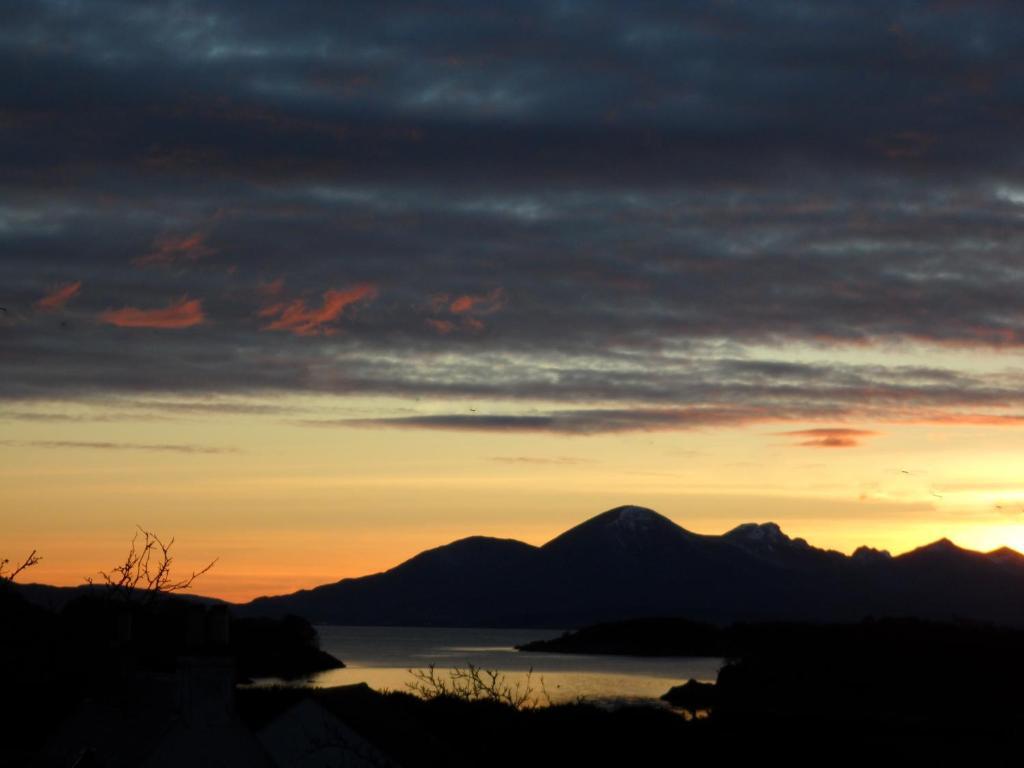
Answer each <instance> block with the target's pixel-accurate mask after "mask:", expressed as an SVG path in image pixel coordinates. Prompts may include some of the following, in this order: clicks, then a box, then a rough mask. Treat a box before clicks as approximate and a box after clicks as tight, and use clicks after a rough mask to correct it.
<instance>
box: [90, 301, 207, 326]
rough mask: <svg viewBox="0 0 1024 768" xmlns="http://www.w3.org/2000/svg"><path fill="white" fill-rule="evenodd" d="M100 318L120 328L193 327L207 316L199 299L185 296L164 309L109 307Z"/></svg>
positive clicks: (103, 321)
mask: <svg viewBox="0 0 1024 768" xmlns="http://www.w3.org/2000/svg"><path fill="white" fill-rule="evenodd" d="M99 320H100V322H101V323H108V324H110V325H116V326H118V327H119V328H191V327H192V326H194V325H200V324H201V323H203V322H204V321H205V320H206V316H205V315H204V314H203V306H202V302H201V301H200V300H199V299H189V298H188V297H187V296H183V297H182V298H180V299H178V300H177V301H176V302H174V303H172V304H170V305H169V306H167V307H164V308H163V309H138V308H136V307H123V308H122V309H108V310H107V311H106V312H103V313H101V314H100V317H99Z"/></svg>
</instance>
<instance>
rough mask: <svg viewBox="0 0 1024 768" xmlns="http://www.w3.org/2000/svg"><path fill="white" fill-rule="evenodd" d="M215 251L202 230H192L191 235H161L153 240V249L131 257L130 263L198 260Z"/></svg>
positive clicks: (171, 262)
mask: <svg viewBox="0 0 1024 768" xmlns="http://www.w3.org/2000/svg"><path fill="white" fill-rule="evenodd" d="M216 252H217V251H216V249H215V248H211V247H210V246H209V245H207V244H206V235H205V233H203V232H194V233H193V234H191V235H162V236H161V237H158V238H156V240H154V241H153V250H152V251H151V252H150V253H147V254H146V255H145V256H139V257H138V258H137V259H133V260H132V264H134V265H135V266H137V267H145V266H150V265H152V264H162V265H166V264H174V263H175V262H179V261H198V260H199V259H201V258H203V257H204V256H209V255H211V254H214V253H216Z"/></svg>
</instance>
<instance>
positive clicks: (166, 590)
mask: <svg viewBox="0 0 1024 768" xmlns="http://www.w3.org/2000/svg"><path fill="white" fill-rule="evenodd" d="M136 528H137V530H136V531H135V535H134V536H132V540H131V544H130V545H129V547H128V554H127V555H126V556H125V559H124V562H123V563H121V564H120V565H115V566H114V567H113V568H111V569H110V570H109V571H100V572H99V576H100V578H101V579H102V581H103V584H104V585H106V587H107V589H108V590H109V591H110V592H111V593H112V594H114V595H116V596H117V597H120V598H122V599H124V600H128V601H136V600H138V601H139V602H143V603H149V602H152V601H153V600H155V599H156V598H157V597H159V596H160V595H166V594H170V593H173V592H181V591H184V590H186V589H191V587H192V583H193V582H194V581H195V580H196V579H198V578H199V577H200V576H202V575H203V574H204V573H206V572H207V571H209V570H210V569H211V568H213V566H214V565H215V564H216V562H217V559H216V558H215V559H213V560H211V561H210V562H209V563H207V565H206V566H205V567H203V568H200V569H199V570H198V571H192V573H191V574H190V575H189V576H188V577H186V578H184V579H177V580H176V579H174V577H173V576H172V575H171V563H173V562H174V557H173V556H172V555H171V548H172V547H173V546H174V539H173V538H171V540H170V541H167V542H166V543H165V542H164V541H163V539H161V538H160V537H159V536H158V535H157V534H155V533H153V532H152V531H147V530H146V529H145V528H143V527H141V526H136ZM140 534H141V539H140ZM86 581H87V582H88V583H90V584H92V583H93V579H92V578H91V577H87V578H86Z"/></svg>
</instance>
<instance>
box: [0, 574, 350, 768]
mask: <svg viewBox="0 0 1024 768" xmlns="http://www.w3.org/2000/svg"><path fill="white" fill-rule="evenodd" d="M338 666H343V664H342V663H341V662H340V661H339V660H338V659H335V658H334V657H333V656H331V655H330V654H327V653H325V652H324V651H322V650H320V648H319V646H318V639H317V635H316V631H315V630H314V629H313V627H312V626H311V625H310V624H309V623H308V622H306V621H305V620H304V619H299V618H296V617H287V618H283V619H247V618H236V617H233V616H231V615H230V613H229V612H228V610H227V608H226V607H225V606H223V605H215V606H207V605H203V604H200V603H196V602H189V601H183V600H180V599H177V598H173V597H165V596H161V597H159V598H158V599H155V600H153V601H142V600H139V601H133V600H131V599H127V600H125V599H117V598H112V597H104V596H103V595H102V594H100V593H96V594H84V595H79V596H78V597H75V598H74V599H71V600H69V601H68V602H67V603H66V604H64V605H63V607H61V609H60V610H58V611H54V610H48V609H46V608H42V607H40V606H38V605H34V604H32V603H29V602H28V601H27V600H25V599H24V598H23V597H22V596H21V595H20V594H19V593H18V592H17V591H16V590H15V589H13V588H12V585H10V584H8V583H3V582H0V681H2V682H0V686H2V688H0V690H2V694H3V702H4V707H5V710H6V711H5V714H4V715H3V717H2V718H0V766H3V768H6V767H7V766H8V765H12V766H13V765H37V764H38V765H62V764H64V763H63V762H62V760H63V758H65V757H67V756H68V755H67V754H63V755H59V756H57V757H54V756H53V755H50V756H49V757H46V756H45V750H46V749H50V748H54V747H55V745H57V744H58V743H66V744H67V752H68V754H70V753H71V752H73V751H76V750H80V749H81V748H84V747H85V746H87V745H89V744H93V743H94V742H95V743H99V742H104V743H117V744H123V745H124V748H125V749H126V750H127V753H128V755H129V757H127V758H126V761H127V762H125V763H124V764H125V765H141V764H143V763H142V762H138V761H135V760H136V759H137V758H138V756H139V754H140V752H139V750H141V749H142V748H141V747H139V748H138V750H135V747H134V746H133V745H136V744H137V743H142V742H145V741H146V740H147V739H148V738H150V736H149V735H147V734H154V733H159V732H163V731H165V730H166V729H167V727H168V724H169V723H173V722H175V718H176V717H177V715H176V714H175V712H176V711H177V708H179V707H180V705H181V702H182V700H183V697H186V698H191V699H192V700H193V701H194V702H195V703H196V704H197V705H198V706H199V707H200V709H202V707H203V706H204V702H206V701H207V700H209V699H210V698H213V699H216V697H217V696H218V695H224V691H227V692H229V693H230V691H231V690H232V689H233V688H234V686H235V684H236V683H238V682H240V681H244V680H246V679H247V678H249V677H256V676H265V675H273V676H277V677H281V678H286V679H287V678H293V677H298V676H301V675H306V674H310V673H312V672H315V671H319V670H324V669H331V668H335V667H338ZM218 691H220V693H218ZM37 761H38V762H37ZM133 761H135V762H133ZM68 764H72V763H68ZM114 764H121V763H117V762H116V761H115V762H114V763H111V762H110V761H109V760H108V761H107V762H105V763H98V764H97V765H114ZM85 765H90V764H89V763H84V764H83V768H84V766H85Z"/></svg>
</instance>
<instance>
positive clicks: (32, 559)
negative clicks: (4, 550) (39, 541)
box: [0, 549, 43, 582]
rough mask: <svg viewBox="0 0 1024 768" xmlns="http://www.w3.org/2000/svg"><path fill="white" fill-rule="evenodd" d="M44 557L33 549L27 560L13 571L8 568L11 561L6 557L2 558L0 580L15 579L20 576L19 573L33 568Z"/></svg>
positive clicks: (10, 580)
mask: <svg viewBox="0 0 1024 768" xmlns="http://www.w3.org/2000/svg"><path fill="white" fill-rule="evenodd" d="M42 559H43V558H42V557H41V556H39V555H37V554H36V550H34V549H33V550H32V552H31V554H30V555H29V556H28V557H26V558H25V562H23V563H22V564H21V565H19V566H18V567H17V568H15V569H14V570H13V571H10V572H8V571H7V568H8V566H9V565H10V562H11V561H10V560H9V559H8V558H6V557H5V558H4V559H3V560H0V581H7V582H12V581H14V580H15V579H16V578H17V577H18V574H19V573H21V572H22V571H24V570H25V569H26V568H31V567H32V566H33V565H35V564H36V563H38V562H39V561H40V560H42Z"/></svg>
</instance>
